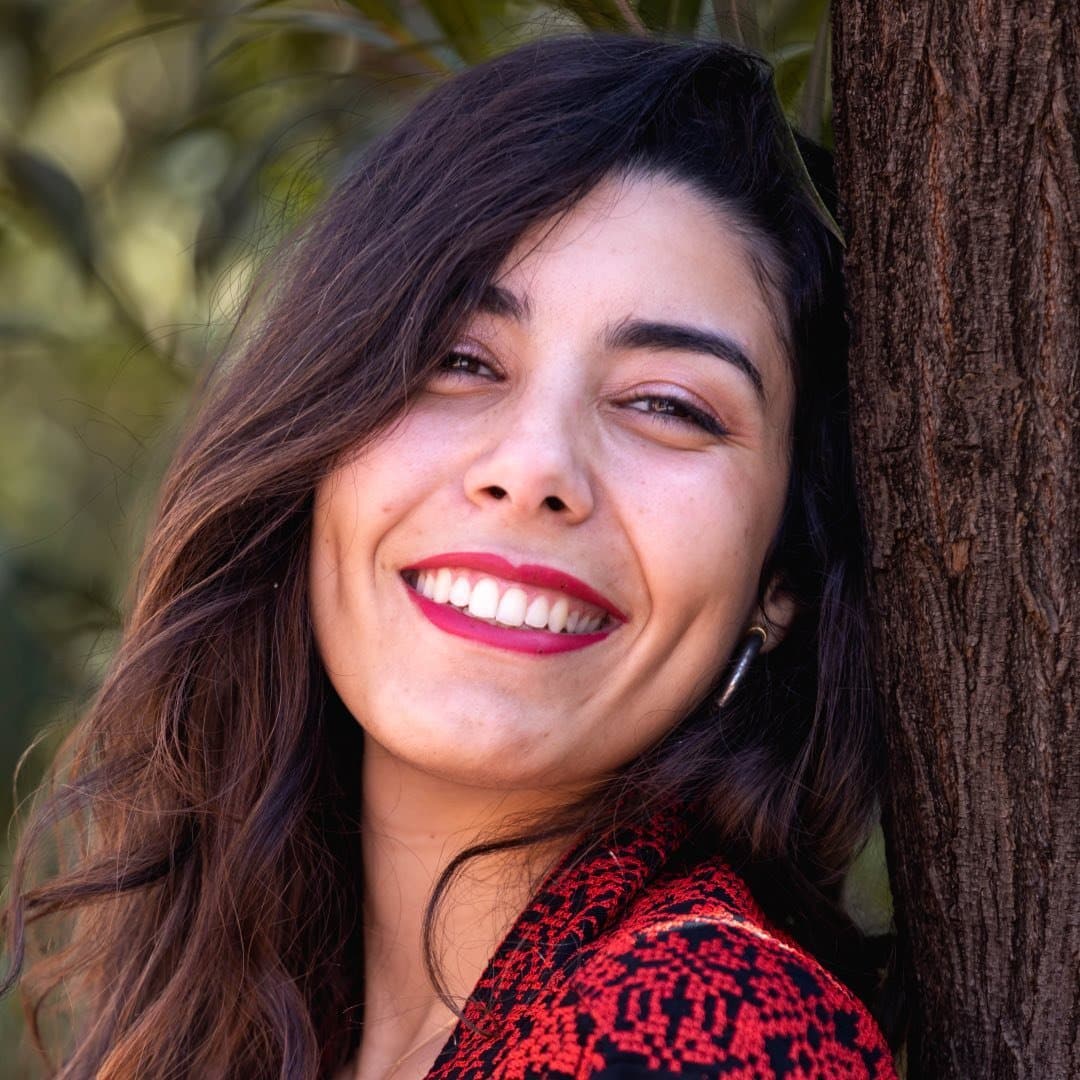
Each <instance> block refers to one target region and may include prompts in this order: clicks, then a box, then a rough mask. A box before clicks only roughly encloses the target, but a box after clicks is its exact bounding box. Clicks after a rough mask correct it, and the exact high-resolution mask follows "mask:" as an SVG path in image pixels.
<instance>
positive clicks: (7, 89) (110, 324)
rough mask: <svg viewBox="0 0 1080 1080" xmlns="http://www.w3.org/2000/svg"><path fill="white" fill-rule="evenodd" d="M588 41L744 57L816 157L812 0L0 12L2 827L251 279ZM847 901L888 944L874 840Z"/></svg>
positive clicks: (97, 664)
mask: <svg viewBox="0 0 1080 1080" xmlns="http://www.w3.org/2000/svg"><path fill="white" fill-rule="evenodd" d="M585 28H601V29H609V30H621V31H628V32H639V33H640V32H653V33H663V34H675V35H682V36H688V37H689V36H695V37H714V36H717V35H719V36H723V37H725V38H728V39H731V40H736V41H741V42H743V43H746V44H749V45H751V46H753V47H755V48H757V49H758V50H759V51H761V52H762V53H764V54H765V55H766V56H767V57H768V58H769V59H770V60H771V61H772V63H773V64H774V66H775V69H776V73H777V88H778V90H779V93H780V96H781V100H782V102H783V104H784V107H785V109H786V110H787V112H788V115H789V116H790V118H791V119H792V121H793V122H795V123H796V124H797V125H798V126H799V127H800V129H801V130H803V131H804V132H805V133H807V134H808V135H810V136H812V137H815V138H817V139H819V140H820V141H822V142H824V143H825V144H826V145H830V144H831V129H830V111H831V102H830V98H829V93H828V86H829V35H828V4H827V2H825V0H757V2H755V0H745V2H736V0H718V2H714V3H710V2H708V0H706V2H696V0H640V2H631V0H576V2H575V0H568V2H562V3H555V2H552V3H539V2H537V3H533V2H527V0H457V2H438V0H353V2H346V0H338V2H335V0H322V2H316V0H311V2H302V0H294V2H289V3H278V2H265V0H264V2H249V3H238V2H236V0H233V2H231V3H230V2H212V0H204V2H199V0H192V2H189V3H180V2H172V3H170V2H164V0H145V2H141V3H140V2H135V0H0V720H2V722H0V781H2V784H0V818H2V819H3V820H4V821H5V822H8V821H9V820H10V819H11V818H12V814H13V811H14V809H15V806H16V803H17V802H18V801H19V800H24V799H25V798H26V797H27V796H28V795H29V794H30V793H31V792H32V791H33V788H34V786H35V784H36V782H37V780H38V779H39V777H40V773H41V768H42V766H43V764H44V763H45V762H46V761H47V759H48V756H49V753H50V752H51V750H52V748H53V747H54V746H55V744H56V742H57V740H58V736H59V735H60V734H61V733H62V732H63V731H64V730H65V729H66V727H67V726H68V725H70V724H71V722H72V721H73V719H74V718H75V717H76V716H77V715H78V714H79V712H80V710H81V709H82V708H83V707H84V705H85V703H86V702H87V700H88V697H89V696H90V694H92V692H93V689H94V687H95V685H96V683H97V681H98V679H99V678H100V675H101V673H102V670H103V668H104V666H105V665H106V664H107V663H108V660H109V657H110V655H111V652H112V650H113V648H114V646H115V643H116V639H117V634H118V632H119V627H120V624H121V619H122V612H123V609H124V603H125V595H126V589H127V584H128V578H129V576H130V572H131V568H132V566H133V562H134V560H135V558H136V555H137V552H138V549H139V544H140V540H141V537H142V534H143V530H144V527H145V524H146V521H147V518H148V515H149V513H150V512H151V511H152V509H153V505H154V499H155V491H156V487H157V484H158V482H159V479H160V477H161V475H162V472H163V470H164V468H165V465H166V463H167V461H168V458H169V453H170V448H171V446H172V445H173V442H174V439H175V437H176V434H177V430H178V425H179V423H180V421H181V419H182V417H183V414H184V411H185V408H186V405H187V402H188V398H189V395H190V392H191V390H192V388H193V385H194V383H195V380H196V379H197V377H198V373H199V371H200V369H201V368H202V366H203V364H204V362H205V361H206V359H207V358H208V357H210V356H213V355H214V354H215V352H216V351H218V350H219V349H220V348H221V346H222V344H223V342H224V339H225V336H226V335H227V333H228V330H229V328H230V326H231V323H232V319H233V317H234V315H235V312H236V310H237V307H238V305H239V302H240V299H241V298H242V296H243V294H244V290H245V284H246V282H247V281H248V279H249V276H250V274H251V271H252V269H253V267H255V266H256V265H257V264H258V263H259V262H260V261H261V260H262V259H263V258H265V257H267V256H268V255H269V254H271V253H272V251H273V246H274V243H275V241H276V240H277V239H279V238H280V237H281V235H282V234H283V233H284V232H285V231H286V230H287V229H288V228H289V226H290V225H291V224H292V223H293V222H295V221H296V220H297V219H298V218H300V217H302V216H303V215H304V213H305V212H306V211H307V210H308V208H310V207H311V206H312V205H313V203H314V202H315V201H316V200H318V199H319V198H320V196H321V195H322V194H323V193H324V192H325V191H326V190H327V188H328V187H329V186H331V185H333V183H334V181H335V179H336V178H337V176H338V175H339V174H340V173H341V172H342V171H343V170H345V169H347V167H348V165H349V162H350V160H351V159H352V158H353V157H354V156H355V155H356V154H358V153H359V152H361V151H362V149H363V147H364V145H365V143H366V142H367V141H368V140H369V139H370V138H371V137H372V135H374V134H375V133H377V132H379V131H381V130H383V129H384V128H385V127H386V126H387V125H389V124H391V123H392V122H393V121H394V119H395V118H397V117H398V116H400V115H401V114H402V112H403V111H404V110H406V109H407V108H408V107H409V105H410V103H411V102H413V101H414V100H415V99H416V98H417V96H418V95H420V94H422V93H423V92H424V91H425V90H426V89H428V88H429V87H431V86H432V85H433V84H434V83H435V82H436V81H438V80H440V79H443V78H445V77H446V76H447V75H449V74H452V73H453V72H455V71H458V70H460V69H462V68H463V67H465V66H467V65H470V64H474V63H476V62H478V61H481V60H483V59H484V58H485V57H488V56H492V55H495V54H497V53H499V52H502V51H504V50H506V49H509V48H512V47H513V46H515V45H516V44H518V43H520V42H522V41H524V40H526V39H529V38H533V37H537V36H543V35H549V34H553V33H560V32H567V31H573V30H583V29H585ZM36 738H38V739H39V741H38V743H37V745H36V746H35V747H34V748H32V749H29V750H28V748H30V747H31V744H32V743H33V742H34V741H35V739H36ZM24 752H26V760H25V762H24V764H23V767H22V769H21V771H20V774H19V777H18V783H17V790H15V789H13V785H12V782H11V781H12V777H13V776H14V774H15V772H16V764H17V762H18V761H19V759H20V756H22V755H23V754H24ZM11 839H12V836H11V834H10V830H9V833H8V834H5V837H4V839H3V841H0V859H2V862H0V878H2V877H5V876H6V866H7V864H8V857H9V854H8V853H9V851H10V844H11ZM849 900H850V906H851V907H852V910H853V911H854V912H855V914H856V915H857V917H858V918H859V919H860V921H862V922H863V924H864V926H865V927H866V928H867V929H868V930H870V931H872V932H875V933H881V932H884V931H885V930H887V929H888V926H889V922H890V918H891V914H890V907H889V899H888V886H887V881H886V878H885V874H884V869H883V856H882V850H881V842H880V837H878V838H875V840H874V841H873V842H872V844H871V846H870V848H869V849H868V850H867V852H865V853H864V856H863V858H862V859H861V860H860V863H859V865H858V867H857V868H856V872H855V873H853V874H852V876H851V879H850V881H849ZM20 1028H21V1014H20V1011H19V1007H18V1003H17V1001H16V1000H15V999H14V998H9V999H8V1000H7V1001H5V1002H3V1003H2V1006H0V1078H3V1080H7V1078H8V1077H21V1076H29V1075H32V1073H31V1072H30V1071H29V1068H28V1066H27V1065H26V1063H25V1059H24V1058H23V1056H22V1054H21V1053H20V1052H18V1051H16V1044H17V1043H18V1041H19V1038H18V1034H19V1030H20Z"/></svg>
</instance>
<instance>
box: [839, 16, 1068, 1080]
mask: <svg viewBox="0 0 1080 1080" xmlns="http://www.w3.org/2000/svg"><path fill="white" fill-rule="evenodd" d="M834 20H835V21H834V31H833V33H834V84H835V85H834V108H835V117H834V128H835V133H836V145H837V162H838V167H839V182H840V190H841V201H842V218H843V224H844V227H845V230H846V234H847V238H848V252H847V255H848V258H847V269H848V281H849V288H850V301H851V307H852V332H853V339H852V357H851V383H852V395H853V398H852V412H853V421H852V427H853V436H854V441H855V453H856V465H857V476H858V482H859V487H860V491H861V493H862V499H863V510H864V514H865V517H866V523H867V529H868V532H869V535H870V550H871V565H870V581H871V589H872V593H873V597H874V600H875V603H876V606H877V615H876V628H875V637H876V642H877V646H878V648H877V667H878V677H879V680H880V688H881V691H882V694H883V697H884V701H885V705H886V722H887V727H888V730H887V738H888V745H889V752H890V767H891V782H890V791H889V795H888V804H887V812H886V826H887V831H888V839H889V843H890V863H891V872H892V879H893V888H894V893H895V897H896V902H897V922H898V927H899V931H900V934H901V946H902V950H903V953H904V957H905V961H906V965H907V967H908V970H909V981H908V991H909V994H910V1000H911V1004H912V1010H913V1016H912V1034H911V1038H910V1042H909V1054H910V1058H909V1060H910V1072H909V1075H910V1076H911V1077H934V1078H956V1080H984V1078H992V1080H997V1078H999V1077H1000V1078H1006V1077H1030V1078H1033V1080H1035V1078H1037V1080H1043V1078H1054V1080H1057V1078H1060V1080H1067V1078H1075V1077H1080V1023H1078V1015H1080V1012H1078V1010H1080V918H1078V907H1080V871H1078V867H1080V752H1078V751H1080V718H1078V712H1080V710H1078V697H1080V686H1078V678H1077V675H1078V669H1080V663H1078V660H1080V656H1078V652H1080V637H1078V630H1080V627H1078V625H1077V610H1076V609H1077V601H1078V599H1080V469H1078V464H1080V454H1078V448H1080V362H1078V355H1080V168H1078V159H1077V151H1078V146H1080V132H1078V117H1080V55H1078V43H1077V34H1078V29H1077V27H1078V23H1080V15H1078V14H1077V9H1076V7H1075V0H980V2H976V0H949V2H947V3H933V4H931V3H917V2H916V3H911V4H898V3H896V2H895V0H838V3H837V4H836V5H835V14H834Z"/></svg>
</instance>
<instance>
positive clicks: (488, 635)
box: [403, 551, 626, 656]
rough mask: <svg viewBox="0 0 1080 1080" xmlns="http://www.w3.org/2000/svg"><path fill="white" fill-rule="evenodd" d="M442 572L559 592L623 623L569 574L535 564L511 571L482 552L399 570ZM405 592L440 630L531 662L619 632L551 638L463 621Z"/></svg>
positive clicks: (609, 604)
mask: <svg viewBox="0 0 1080 1080" xmlns="http://www.w3.org/2000/svg"><path fill="white" fill-rule="evenodd" d="M443 567H450V568H456V569H461V570H476V571H479V572H480V573H486V574H490V575H492V576H494V577H498V578H502V579H504V580H506V581H515V582H519V583H520V584H522V585H534V586H536V587H538V588H542V589H550V590H553V591H558V592H562V593H565V594H566V595H567V596H569V597H574V598H576V599H578V600H581V601H584V602H585V603H587V604H590V605H592V606H593V607H596V608H600V609H601V610H603V611H606V612H607V613H608V614H609V615H611V616H612V617H613V618H614V619H615V620H616V622H617V623H622V622H625V621H626V616H625V615H624V614H623V613H622V612H621V611H620V610H619V609H618V608H617V607H616V606H615V605H614V604H613V603H612V602H611V601H610V600H608V599H607V598H606V597H604V596H602V595H600V594H599V593H598V592H596V590H595V589H592V588H590V587H589V586H588V585H586V584H585V583H584V582H583V581H579V580H578V579H577V578H575V577H573V576H572V575H570V574H565V573H563V572H562V571H561V570H554V569H552V568H551V567H548V566H540V565H536V564H529V563H524V564H522V565H520V566H515V565H513V564H512V563H510V562H508V561H507V560H506V559H504V558H502V557H501V556H498V555H491V554H489V553H487V552H465V551H455V552H447V553H446V554H443V555H433V556H431V557H430V558H427V559H422V560H421V561H419V562H416V563H412V564H411V565H409V566H407V567H404V568H403V572H405V573H408V572H409V571H416V572H419V571H421V570H429V569H441V568H443ZM405 587H406V589H407V591H408V594H409V597H410V599H411V600H412V601H413V603H414V604H416V606H417V607H418V608H419V609H420V612H421V613H422V614H423V615H425V616H426V617H427V619H428V620H429V621H430V622H431V623H433V624H434V625H435V626H437V627H438V628H439V629H440V630H443V631H445V632H446V633H448V634H453V635H455V636H456V637H463V638H468V639H470V640H472V641H478V642H480V643H481V644H484V645H489V646H492V647H494V648H497V649H507V650H509V651H511V652H520V653H528V654H531V655H534V656H549V655H552V654H555V653H564V652H571V651H574V650H577V649H583V648H585V647H586V646H589V645H594V644H596V643H597V642H599V641H603V640H604V639H605V638H606V637H607V636H608V635H609V634H611V633H612V632H613V631H614V630H616V629H618V626H617V625H614V626H608V627H607V629H601V630H596V631H593V632H592V633H587V634H577V633H570V634H567V633H553V632H552V631H549V630H537V629H533V628H531V627H527V626H522V627H506V626H499V625H497V624H495V623H491V622H485V621H483V620H481V619H476V618H473V617H472V616H471V615H466V614H464V612H462V611H460V610H459V609H458V608H456V607H454V606H452V605H451V604H440V603H437V602H436V601H434V600H429V599H428V598H427V597H426V596H423V595H422V594H421V593H419V592H417V590H416V589H414V588H411V587H410V586H409V585H408V584H406V585H405Z"/></svg>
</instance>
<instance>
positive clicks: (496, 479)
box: [465, 403, 595, 525]
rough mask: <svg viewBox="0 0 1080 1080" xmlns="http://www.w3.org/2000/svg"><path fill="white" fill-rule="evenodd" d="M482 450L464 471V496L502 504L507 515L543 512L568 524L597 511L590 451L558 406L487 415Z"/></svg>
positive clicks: (480, 502)
mask: <svg viewBox="0 0 1080 1080" xmlns="http://www.w3.org/2000/svg"><path fill="white" fill-rule="evenodd" d="M485 423H486V427H485V431H486V432H490V437H489V438H487V439H482V440H481V445H480V449H479V452H478V453H477V455H476V456H475V458H474V459H473V461H472V463H471V464H470V466H469V467H468V469H467V470H466V472H465V494H466V496H467V497H468V498H469V500H470V501H471V502H473V503H475V504H476V505H478V506H480V507H490V506H493V505H494V504H495V503H500V504H502V505H501V508H500V509H501V511H502V512H503V513H504V514H508V515H513V516H516V517H532V516H534V515H541V516H545V517H549V518H551V519H552V520H556V519H557V520H560V521H562V522H564V523H565V524H568V525H569V524H576V523H578V522H581V521H584V520H585V519H586V518H587V517H588V516H589V515H590V514H591V513H592V511H593V506H594V502H595V499H594V494H593V484H592V478H591V476H590V470H589V462H588V455H587V453H586V448H585V447H584V446H583V445H582V442H581V439H580V438H576V437H575V435H574V434H573V432H572V430H571V429H572V427H573V426H574V425H573V422H572V419H571V418H570V417H569V416H567V415H565V414H564V413H562V412H560V410H558V409H557V408H552V407H550V405H549V406H548V407H542V408H529V406H528V405H527V404H525V403H522V407H521V408H519V409H518V410H516V411H513V412H508V413H507V414H504V415H502V416H500V417H498V418H496V417H489V418H488V420H487V421H486V422H485Z"/></svg>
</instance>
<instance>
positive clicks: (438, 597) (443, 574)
mask: <svg viewBox="0 0 1080 1080" xmlns="http://www.w3.org/2000/svg"><path fill="white" fill-rule="evenodd" d="M453 584H454V575H453V574H451V573H450V571H449V570H447V569H446V567H445V566H444V567H443V568H442V569H441V570H440V571H439V572H438V573H437V574H436V575H435V595H434V596H433V597H432V599H433V600H434V601H435V603H437V604H445V603H446V601H447V600H449V599H450V589H451V587H452V586H453Z"/></svg>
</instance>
